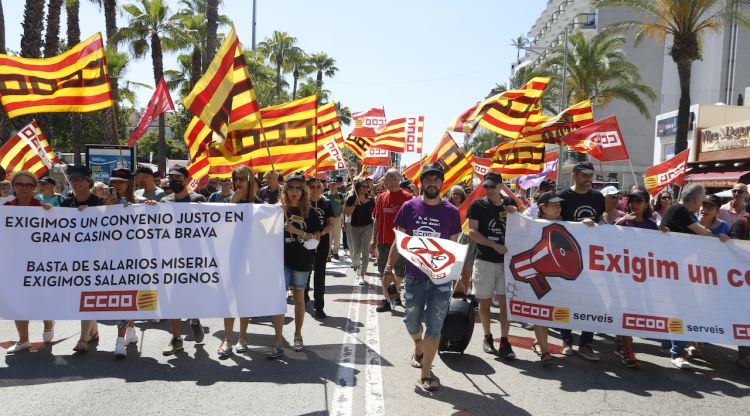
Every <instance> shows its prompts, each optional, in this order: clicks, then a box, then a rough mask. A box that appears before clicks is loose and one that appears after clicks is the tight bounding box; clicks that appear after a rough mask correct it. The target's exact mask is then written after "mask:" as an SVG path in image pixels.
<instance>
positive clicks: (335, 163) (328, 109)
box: [315, 102, 346, 172]
mask: <svg viewBox="0 0 750 416" xmlns="http://www.w3.org/2000/svg"><path fill="white" fill-rule="evenodd" d="M317 125H318V130H317V133H316V135H315V142H316V146H317V158H318V162H317V165H316V166H317V170H318V171H319V172H323V171H327V170H338V169H346V163H345V162H344V157H343V155H342V154H341V148H340V145H341V144H342V143H343V142H344V136H343V135H342V134H341V125H340V124H339V117H338V114H336V106H335V105H334V104H333V102H330V103H328V104H324V105H321V106H319V107H318V119H317Z"/></svg>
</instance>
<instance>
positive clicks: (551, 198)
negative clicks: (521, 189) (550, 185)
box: [537, 191, 563, 205]
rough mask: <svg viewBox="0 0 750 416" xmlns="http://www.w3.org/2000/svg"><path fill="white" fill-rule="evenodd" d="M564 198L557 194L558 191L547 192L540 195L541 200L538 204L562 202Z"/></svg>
mask: <svg viewBox="0 0 750 416" xmlns="http://www.w3.org/2000/svg"><path fill="white" fill-rule="evenodd" d="M562 201H563V199H562V198H560V197H559V196H557V193H556V192H552V191H550V192H545V193H543V194H541V195H540V196H539V200H538V201H537V205H542V204H553V203H555V202H562Z"/></svg>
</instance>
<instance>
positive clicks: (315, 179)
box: [305, 176, 318, 183]
mask: <svg viewBox="0 0 750 416" xmlns="http://www.w3.org/2000/svg"><path fill="white" fill-rule="evenodd" d="M317 180H318V178H316V177H315V176H310V177H309V178H307V180H306V181H305V182H307V183H313V182H315V181H317Z"/></svg>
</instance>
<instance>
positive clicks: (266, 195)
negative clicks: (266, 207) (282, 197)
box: [258, 186, 279, 204]
mask: <svg viewBox="0 0 750 416" xmlns="http://www.w3.org/2000/svg"><path fill="white" fill-rule="evenodd" d="M258 198H260V199H262V200H263V202H265V203H266V204H275V203H277V202H279V188H276V190H275V191H272V190H270V189H268V186H264V187H262V188H260V191H258Z"/></svg>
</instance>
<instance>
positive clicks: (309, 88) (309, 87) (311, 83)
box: [299, 78, 331, 104]
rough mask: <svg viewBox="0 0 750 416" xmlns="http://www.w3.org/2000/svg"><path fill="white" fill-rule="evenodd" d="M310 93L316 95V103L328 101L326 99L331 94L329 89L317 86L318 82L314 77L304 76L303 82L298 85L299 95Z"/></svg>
mask: <svg viewBox="0 0 750 416" xmlns="http://www.w3.org/2000/svg"><path fill="white" fill-rule="evenodd" d="M311 95H317V96H318V103H319V104H324V103H327V102H328V99H329V97H330V96H331V91H329V90H327V89H325V88H318V84H317V83H316V82H315V80H314V79H312V78H305V82H303V83H302V84H300V86H299V96H300V97H309V96H311Z"/></svg>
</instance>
